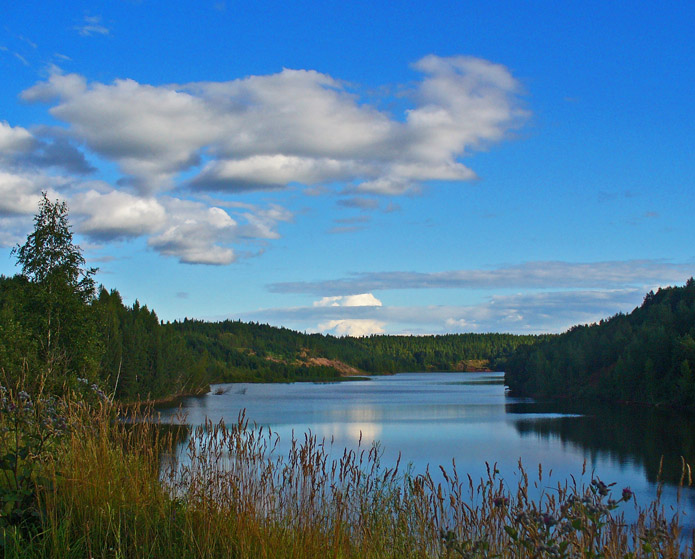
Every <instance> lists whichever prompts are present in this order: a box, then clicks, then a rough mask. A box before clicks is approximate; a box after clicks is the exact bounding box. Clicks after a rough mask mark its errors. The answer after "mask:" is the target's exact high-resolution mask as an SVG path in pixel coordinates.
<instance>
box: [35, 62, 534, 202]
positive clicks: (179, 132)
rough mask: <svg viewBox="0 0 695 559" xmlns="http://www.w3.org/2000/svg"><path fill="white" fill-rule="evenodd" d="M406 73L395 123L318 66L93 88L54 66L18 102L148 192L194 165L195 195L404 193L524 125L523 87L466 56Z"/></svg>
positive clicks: (462, 175)
mask: <svg viewBox="0 0 695 559" xmlns="http://www.w3.org/2000/svg"><path fill="white" fill-rule="evenodd" d="M413 68H414V69H415V70H416V71H418V72H420V73H421V75H422V78H421V80H420V81H419V82H418V83H417V85H416V86H415V89H414V91H413V92H412V95H411V98H412V100H413V104H414V106H413V107H412V108H410V109H409V110H407V111H406V113H405V114H404V115H403V116H402V118H400V119H397V118H394V117H391V116H390V115H389V114H387V113H385V112H382V111H380V110H379V109H378V108H377V104H376V103H373V104H370V103H369V102H368V101H367V100H364V99H361V98H359V97H358V96H357V95H355V94H353V93H352V92H351V91H350V90H349V89H348V87H346V85H345V84H344V83H343V82H341V81H340V80H339V79H336V78H334V77H332V76H329V75H327V74H323V73H320V72H316V71H313V70H291V69H283V70H282V71H281V72H278V73H276V74H271V75H265V76H250V77H247V78H243V79H236V80H231V81H227V82H200V83H192V84H183V85H176V84H171V85H163V86H151V85H147V84H140V83H137V82H135V81H133V80H128V79H122V80H116V81H114V82H113V83H111V84H103V83H98V82H93V83H88V82H87V80H86V79H85V78H84V77H82V76H79V75H77V74H63V73H62V72H61V71H60V70H59V69H58V68H54V69H53V72H52V74H51V76H50V77H49V78H48V79H47V80H46V81H44V82H40V83H37V84H36V85H34V86H33V87H31V88H29V89H27V90H25V91H24V92H23V93H22V97H23V98H24V99H25V100H27V101H32V102H44V103H53V104H54V106H53V107H52V108H51V113H52V114H53V115H54V116H55V117H56V118H58V119H60V120H62V121H63V122H66V123H67V124H68V125H69V127H70V132H71V134H72V135H73V137H74V138H76V139H78V140H79V141H81V142H84V143H85V144H86V145H87V146H88V147H89V148H90V149H91V150H92V151H94V152H96V153H98V154H99V155H101V156H103V157H106V158H108V159H110V160H112V161H115V162H117V163H118V165H119V166H120V168H121V170H122V171H123V172H124V173H125V174H126V175H128V176H129V177H130V180H131V182H132V184H134V185H136V186H137V187H138V188H140V189H141V190H143V191H146V192H149V193H152V192H155V191H157V190H161V189H165V188H169V187H171V186H172V184H173V183H174V182H176V180H177V179H179V178H180V174H181V173H182V172H184V171H187V170H189V169H192V168H195V169H196V170H197V171H196V173H194V176H193V177H192V178H191V179H190V180H189V182H188V185H189V186H190V187H191V188H194V189H198V190H207V191H227V192H239V191H245V190H258V189H269V188H282V187H284V186H286V185H288V184H292V183H300V184H304V185H310V186H312V185H313V186H320V185H323V184H330V183H336V182H341V183H350V184H352V185H353V188H354V189H355V190H356V191H362V192H369V193H372V194H386V195H399V194H403V193H404V192H407V191H410V190H413V189H415V188H417V186H418V184H419V183H420V182H422V181H427V180H470V179H471V178H474V177H475V173H474V172H473V171H472V170H470V169H469V168H468V167H466V166H464V165H463V164H462V163H461V162H460V161H458V158H460V157H462V156H463V155H466V154H467V153H468V152H469V151H470V150H472V149H477V148H479V147H480V146H482V145H485V144H487V143H490V142H495V141H499V140H501V139H503V138H504V137H505V135H506V134H507V133H508V132H509V130H511V129H513V128H515V127H516V126H518V124H519V122H521V121H522V120H523V118H524V117H525V116H526V112H525V111H524V110H523V109H522V108H521V104H520V94H521V89H520V87H519V84H518V83H517V81H516V80H515V79H514V78H513V76H512V75H511V73H510V72H509V70H508V69H507V68H505V67H504V66H501V65H498V64H492V63H490V62H488V61H485V60H481V59H477V58H471V57H451V58H442V57H437V56H428V57H425V58H423V59H422V60H420V61H419V62H417V63H416V64H414V65H413ZM204 159H205V160H206V163H205V164H204V165H202V167H201V164H202V162H203V160H204Z"/></svg>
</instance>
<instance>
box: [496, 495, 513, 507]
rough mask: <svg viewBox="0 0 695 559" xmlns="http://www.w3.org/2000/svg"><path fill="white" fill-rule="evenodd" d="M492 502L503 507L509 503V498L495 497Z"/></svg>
mask: <svg viewBox="0 0 695 559" xmlns="http://www.w3.org/2000/svg"><path fill="white" fill-rule="evenodd" d="M492 504H493V505H494V506H495V507H503V506H505V505H507V504H509V499H508V498H507V497H495V498H494V499H493V500H492Z"/></svg>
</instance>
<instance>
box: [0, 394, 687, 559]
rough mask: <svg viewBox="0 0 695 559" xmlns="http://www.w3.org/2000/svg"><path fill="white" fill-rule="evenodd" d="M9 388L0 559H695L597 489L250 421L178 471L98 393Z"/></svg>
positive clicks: (660, 528)
mask: <svg viewBox="0 0 695 559" xmlns="http://www.w3.org/2000/svg"><path fill="white" fill-rule="evenodd" d="M0 391H1V392H2V408H1V413H0V433H1V434H0V446H2V454H3V455H4V457H5V458H4V459H3V461H2V463H0V479H2V483H1V485H2V503H0V504H1V505H2V515H1V516H0V536H1V543H2V546H3V551H4V554H5V557H17V558H27V559H28V558H53V557H62V558H71V557H74V558H78V557H79V558H81V557H93V558H116V557H128V558H132V559H137V558H141V557H142V558H149V557H181V558H185V557H191V558H216V557H225V558H228V557H233V558H239V559H242V558H262V557H266V558H273V559H275V558H277V559H281V558H285V557H286V558H297V559H300V558H317V557H340V558H343V559H348V558H372V557H374V558H377V557H378V558H391V557H393V558H394V559H395V558H409V557H413V558H439V559H442V558H447V559H453V558H463V557H500V558H526V557H528V558H532V557H549V558H550V557H567V558H573V557H577V558H579V557H581V558H586V557H606V558H613V557H615V558H617V557H620V558H625V557H645V558H646V557H661V558H677V557H690V556H692V551H693V548H692V543H691V540H690V535H689V534H685V533H683V529H682V526H681V519H680V517H679V514H678V513H673V512H672V511H671V512H668V513H666V512H665V511H664V509H663V508H662V507H661V505H660V503H659V502H658V501H657V502H654V503H644V504H638V503H635V502H634V497H633V494H632V491H631V490H630V488H628V487H622V486H620V485H614V484H607V483H604V482H603V481H601V480H599V479H598V478H593V479H592V481H591V483H590V484H589V485H588V486H586V487H583V486H579V485H576V484H575V483H572V482H569V483H568V482H567V481H566V480H562V481H560V482H559V483H557V482H555V481H553V478H552V475H551V474H550V473H547V472H544V471H543V469H542V468H540V467H539V468H538V473H537V475H535V476H529V475H527V473H526V472H525V471H524V470H523V469H522V468H521V466H520V470H519V476H518V480H519V483H518V485H516V486H510V485H508V484H507V483H506V482H505V481H503V480H501V479H500V478H499V475H498V472H497V471H496V468H495V466H494V464H491V465H490V466H489V468H488V476H487V477H486V478H485V479H482V480H479V481H476V480H471V479H469V478H468V477H467V476H463V475H460V473H459V472H457V471H456V468H455V466H454V465H452V466H449V467H447V468H443V469H441V470H440V471H439V472H436V473H435V472H425V473H424V474H415V473H411V472H409V471H408V470H407V468H406V469H404V468H402V467H401V466H400V465H399V464H386V465H384V464H381V463H380V453H379V448H378V446H372V447H367V448H364V447H360V448H357V449H355V450H345V451H340V452H337V449H332V448H331V447H330V444H329V443H328V442H326V441H323V440H319V439H317V438H316V437H314V436H312V435H310V434H308V435H304V436H302V437H300V438H299V439H298V440H294V441H292V444H291V447H290V450H289V451H288V452H287V453H286V454H279V453H278V452H277V451H276V448H277V446H276V443H277V437H276V435H275V434H274V433H272V432H271V431H269V430H267V429H262V428H256V427H254V426H252V425H249V424H248V423H247V422H246V421H245V420H244V418H243V416H242V417H241V418H240V419H239V421H238V422H237V423H235V424H233V425H230V426H227V425H225V424H223V423H219V424H212V423H207V424H206V425H204V426H201V427H199V428H197V429H196V430H195V431H194V432H193V433H192V434H191V436H190V437H189V439H188V442H187V448H186V451H185V452H184V454H183V455H184V458H182V460H181V462H179V461H178V460H177V459H176V456H177V449H176V443H177V440H178V437H177V436H176V432H175V431H171V430H168V431H165V430H162V429H161V428H160V427H159V426H158V425H157V424H156V422H155V421H152V419H153V418H152V416H151V415H147V413H145V414H144V415H136V416H133V415H132V410H131V412H130V413H131V414H130V415H129V416H127V419H128V421H123V419H124V416H123V415H122V414H123V413H124V411H123V410H122V409H119V408H118V407H117V405H116V404H113V403H111V402H110V400H109V399H108V398H107V397H106V396H105V395H104V394H103V393H100V392H99V390H98V388H96V387H90V386H88V385H87V384H85V383H81V384H80V388H79V389H78V390H77V391H76V392H74V393H72V394H71V395H69V396H66V397H62V398H59V399H55V398H44V397H41V396H39V397H33V396H32V395H30V394H28V393H26V392H15V391H14V390H9V389H5V388H3V389H2V390H0ZM438 480H439V481H438ZM623 512H626V513H628V516H629V518H630V520H626V519H625V518H624V517H623Z"/></svg>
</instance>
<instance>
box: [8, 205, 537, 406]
mask: <svg viewBox="0 0 695 559" xmlns="http://www.w3.org/2000/svg"><path fill="white" fill-rule="evenodd" d="M12 253H13V256H14V257H16V259H17V264H18V266H19V267H21V273H19V274H17V275H15V276H13V277H4V276H0V372H1V373H2V375H3V379H2V382H3V383H5V385H8V386H18V385H20V384H21V385H22V386H25V387H27V388H28V389H31V390H41V391H47V392H50V393H64V392H66V391H68V390H70V389H71V388H74V387H76V386H77V385H78V384H79V383H80V382H85V381H86V382H88V383H90V384H95V385H96V386H98V387H100V390H103V392H104V393H105V394H106V395H108V396H109V397H110V398H112V399H117V400H121V401H136V400H159V399H165V398H167V397H170V396H175V395H180V394H194V393H200V392H204V391H207V389H208V387H209V384H210V383H212V382H232V381H264V382H277V381H279V382H290V381H301V380H305V381H335V380H341V379H344V378H350V377H354V376H355V375H359V374H362V373H369V374H388V373H396V372H402V371H446V370H474V369H485V368H486V367H488V366H489V364H490V363H494V362H495V361H497V360H499V359H500V358H502V357H504V356H506V355H508V354H510V353H511V351H512V350H514V349H515V348H518V347H519V346H521V345H523V344H530V343H536V342H538V341H540V340H543V339H546V338H547V336H515V335H510V334H451V335H442V336H371V337H366V338H350V337H344V338H337V337H334V336H330V335H322V334H302V333H299V332H294V331H292V330H288V329H286V328H277V327H272V326H269V325H264V324H254V323H243V322H239V321H231V320H228V321H224V322H217V323H210V322H204V321H200V320H189V319H185V320H183V321H175V322H173V323H164V322H162V321H161V320H159V318H158V317H157V314H156V313H155V311H154V310H152V309H149V308H148V307H147V306H146V305H141V304H140V303H139V302H138V301H137V300H136V301H135V303H133V304H132V305H126V304H124V303H123V299H122V297H121V295H120V293H119V292H118V291H117V290H116V289H112V290H110V291H109V290H107V289H106V288H104V287H103V286H99V287H97V286H96V284H95V281H94V274H95V273H96V271H97V270H96V269H94V268H88V267H87V265H86V262H85V259H84V257H83V256H82V251H81V249H80V247H79V246H77V245H75V244H74V242H73V236H72V230H71V227H70V223H69V220H68V209H67V206H66V204H65V203H64V202H59V201H55V202H53V201H51V200H49V199H48V198H47V196H46V195H45V194H44V196H43V199H42V201H41V204H40V207H39V212H38V213H37V215H36V217H35V220H34V231H33V232H32V233H31V234H30V235H29V236H28V237H27V240H26V243H25V244H23V245H21V246H19V245H18V246H17V247H15V249H13V251H12Z"/></svg>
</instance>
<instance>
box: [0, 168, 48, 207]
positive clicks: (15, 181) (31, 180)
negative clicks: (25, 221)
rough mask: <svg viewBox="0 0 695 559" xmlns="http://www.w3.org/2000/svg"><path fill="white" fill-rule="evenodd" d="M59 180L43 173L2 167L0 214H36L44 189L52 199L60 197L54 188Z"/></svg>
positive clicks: (0, 172)
mask: <svg viewBox="0 0 695 559" xmlns="http://www.w3.org/2000/svg"><path fill="white" fill-rule="evenodd" d="M58 182H59V181H58V180H54V179H52V178H51V177H46V176H43V175H38V174H15V173H8V172H5V171H3V170H2V169H0V216H12V215H24V216H30V215H33V214H35V213H36V209H37V208H38V205H39V201H40V200H41V191H42V190H45V191H46V192H47V193H48V196H49V198H51V199H54V198H59V197H60V196H59V195H58V194H57V193H56V191H55V190H54V188H53V187H54V185H57V184H58Z"/></svg>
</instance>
